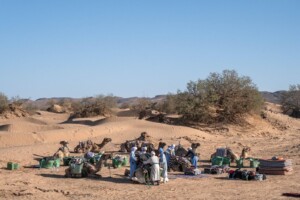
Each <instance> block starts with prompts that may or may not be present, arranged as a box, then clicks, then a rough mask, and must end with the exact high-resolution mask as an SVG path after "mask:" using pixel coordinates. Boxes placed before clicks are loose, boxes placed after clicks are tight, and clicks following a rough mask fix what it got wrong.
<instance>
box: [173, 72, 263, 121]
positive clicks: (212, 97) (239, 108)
mask: <svg viewBox="0 0 300 200" xmlns="http://www.w3.org/2000/svg"><path fill="white" fill-rule="evenodd" d="M262 104H263V99H262V97H261V95H260V93H259V91H258V90H257V87H256V86H255V85H254V84H253V83H252V81H251V79H250V78H249V77H246V76H241V77H240V76H238V74H237V72H236V71H234V70H224V71H223V73H222V74H218V73H211V74H210V75H209V77H208V78H207V79H205V80H198V81H191V82H189V83H188V84H187V89H186V91H183V92H181V91H178V93H177V96H176V110H177V112H178V113H179V114H182V115H183V117H184V118H186V119H188V120H192V121H197V122H204V123H213V122H236V121H237V120H238V119H242V116H243V115H244V114H246V113H250V112H252V111H257V110H259V109H260V108H261V106H262Z"/></svg>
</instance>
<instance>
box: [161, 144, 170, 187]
mask: <svg viewBox="0 0 300 200" xmlns="http://www.w3.org/2000/svg"><path fill="white" fill-rule="evenodd" d="M159 164H160V167H161V168H163V170H162V177H163V179H164V180H163V181H164V183H166V182H168V181H169V179H168V164H167V159H166V155H165V154H164V150H163V149H162V148H159Z"/></svg>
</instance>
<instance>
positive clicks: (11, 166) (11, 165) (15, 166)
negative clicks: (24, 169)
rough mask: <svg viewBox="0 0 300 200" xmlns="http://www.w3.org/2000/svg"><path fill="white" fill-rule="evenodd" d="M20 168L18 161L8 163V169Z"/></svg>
mask: <svg viewBox="0 0 300 200" xmlns="http://www.w3.org/2000/svg"><path fill="white" fill-rule="evenodd" d="M18 168H19V164H18V163H13V162H8V163H7V169H8V170H15V169H18Z"/></svg>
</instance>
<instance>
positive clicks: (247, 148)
mask: <svg viewBox="0 0 300 200" xmlns="http://www.w3.org/2000/svg"><path fill="white" fill-rule="evenodd" d="M243 151H244V152H245V153H246V152H250V151H251V148H250V147H248V146H245V147H244V148H243Z"/></svg>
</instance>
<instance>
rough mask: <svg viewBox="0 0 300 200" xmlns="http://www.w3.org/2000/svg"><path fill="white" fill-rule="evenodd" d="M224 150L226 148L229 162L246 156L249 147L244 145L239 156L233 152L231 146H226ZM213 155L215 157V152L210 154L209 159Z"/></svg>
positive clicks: (249, 149)
mask: <svg viewBox="0 0 300 200" xmlns="http://www.w3.org/2000/svg"><path fill="white" fill-rule="evenodd" d="M226 150H227V157H228V158H230V160H231V162H235V161H236V160H238V159H239V158H244V159H245V158H248V157H249V156H248V152H249V151H251V148H250V147H244V148H243V150H242V153H241V156H240V157H239V156H238V155H237V154H236V153H234V152H233V151H232V149H231V148H229V147H227V148H226ZM214 157H216V152H215V153H213V154H212V155H211V159H212V158H214Z"/></svg>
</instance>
